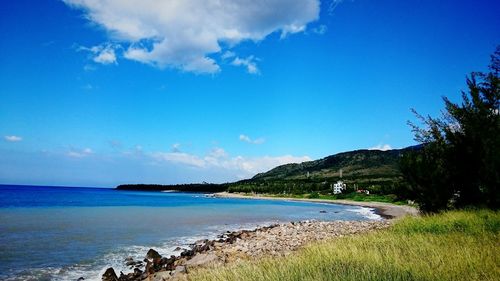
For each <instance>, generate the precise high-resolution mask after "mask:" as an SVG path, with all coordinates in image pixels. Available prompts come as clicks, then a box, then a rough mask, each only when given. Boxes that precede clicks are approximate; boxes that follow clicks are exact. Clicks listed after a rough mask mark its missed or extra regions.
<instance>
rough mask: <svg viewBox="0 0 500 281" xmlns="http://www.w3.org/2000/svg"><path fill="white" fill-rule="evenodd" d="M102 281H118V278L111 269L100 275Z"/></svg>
mask: <svg viewBox="0 0 500 281" xmlns="http://www.w3.org/2000/svg"><path fill="white" fill-rule="evenodd" d="M102 281H118V276H116V273H115V270H114V269H113V268H112V267H110V268H108V269H106V271H105V272H104V274H103V275H102Z"/></svg>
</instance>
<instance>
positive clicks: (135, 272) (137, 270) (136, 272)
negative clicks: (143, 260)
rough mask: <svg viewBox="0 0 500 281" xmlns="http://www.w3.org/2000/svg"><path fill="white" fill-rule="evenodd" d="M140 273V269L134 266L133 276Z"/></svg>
mask: <svg viewBox="0 0 500 281" xmlns="http://www.w3.org/2000/svg"><path fill="white" fill-rule="evenodd" d="M141 275H142V270H140V269H139V268H134V276H141Z"/></svg>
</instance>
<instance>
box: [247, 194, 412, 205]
mask: <svg viewBox="0 0 500 281" xmlns="http://www.w3.org/2000/svg"><path fill="white" fill-rule="evenodd" d="M249 195H252V194H249ZM262 195H264V196H268V197H278V198H298V199H302V198H307V199H322V200H339V199H341V200H352V201H358V202H384V203H392V204H396V205H406V204H407V202H405V201H399V200H397V199H396V196H395V195H381V194H364V193H356V192H352V193H347V194H339V195H326V194H320V193H316V192H315V193H311V194H267V193H265V194H262Z"/></svg>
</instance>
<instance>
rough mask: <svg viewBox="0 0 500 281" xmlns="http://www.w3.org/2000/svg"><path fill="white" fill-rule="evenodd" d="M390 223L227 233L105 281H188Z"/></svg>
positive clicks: (109, 274)
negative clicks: (210, 269) (193, 274)
mask: <svg viewBox="0 0 500 281" xmlns="http://www.w3.org/2000/svg"><path fill="white" fill-rule="evenodd" d="M390 224H391V222H390V221H387V220H382V221H331V222H324V221H301V222H291V223H286V224H276V225H271V226H266V227H260V228H257V229H254V230H240V231H235V232H226V233H224V234H221V235H219V236H218V239H215V240H200V241H197V242H196V243H194V244H192V245H190V247H189V249H184V251H183V252H182V253H181V254H180V255H179V256H170V257H162V256H161V255H160V254H159V253H158V252H156V251H155V250H153V249H150V250H149V251H148V253H147V254H146V256H145V258H144V260H142V261H134V260H133V259H132V258H127V259H125V260H124V263H125V264H126V265H127V266H128V267H129V268H130V272H128V273H123V272H120V273H118V274H117V273H116V272H115V271H114V269H113V268H108V269H107V270H106V272H105V273H104V275H103V276H102V280H103V281H132V280H133V281H136V280H137V281H138V280H148V281H163V280H187V274H188V272H189V270H191V269H192V268H195V267H200V266H221V265H224V264H226V263H230V262H234V261H237V260H244V259H254V258H259V257H264V256H266V257H269V256H284V255H287V254H289V253H291V252H292V251H294V250H297V249H298V248H300V247H303V246H304V245H306V244H307V243H310V242H312V241H317V240H323V239H330V238H336V237H342V236H346V235H353V234H359V233H364V232H367V231H372V230H376V229H382V228H386V227H388V226H389V225H390Z"/></svg>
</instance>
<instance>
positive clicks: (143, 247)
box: [0, 185, 380, 280]
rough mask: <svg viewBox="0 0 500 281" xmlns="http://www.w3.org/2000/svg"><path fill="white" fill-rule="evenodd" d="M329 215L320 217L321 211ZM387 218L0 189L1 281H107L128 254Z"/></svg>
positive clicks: (87, 191)
mask: <svg viewBox="0 0 500 281" xmlns="http://www.w3.org/2000/svg"><path fill="white" fill-rule="evenodd" d="M322 210H324V211H326V213H320V211H322ZM312 219H314V220H370V219H380V217H379V216H377V215H375V214H374V213H373V210H371V209H368V208H362V207H354V206H343V205H334V204H319V203H306V202H293V201H274V200H253V199H229V198H212V197H210V196H206V195H205V194H200V193H177V192H137V191H117V190H113V189H102V188H78V187H47V186H43V187H42V186H10V185H0V280H76V279H78V278H79V277H84V278H85V280H101V275H102V273H103V272H104V270H106V268H108V267H110V266H113V267H114V268H115V270H117V272H119V271H120V270H122V271H123V272H125V273H126V272H129V269H127V268H126V266H125V264H124V259H125V258H126V257H133V258H135V259H138V260H142V259H143V258H144V255H145V254H146V252H147V250H148V249H150V248H154V249H156V250H157V251H158V252H159V253H160V254H162V255H170V254H179V253H180V252H179V251H177V252H176V251H175V248H176V247H178V246H180V247H186V246H187V245H188V244H190V243H193V242H195V241H196V240H199V239H205V238H208V239H213V238H215V237H216V236H217V235H218V234H222V233H223V232H225V231H227V230H237V229H252V228H255V227H257V226H264V225H269V224H272V223H281V222H290V221H299V220H312Z"/></svg>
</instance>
